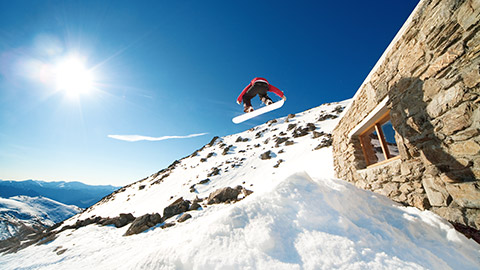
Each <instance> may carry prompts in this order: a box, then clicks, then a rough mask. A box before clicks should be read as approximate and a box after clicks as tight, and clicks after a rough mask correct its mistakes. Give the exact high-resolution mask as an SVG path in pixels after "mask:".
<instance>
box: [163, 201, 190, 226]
mask: <svg viewBox="0 0 480 270" xmlns="http://www.w3.org/2000/svg"><path fill="white" fill-rule="evenodd" d="M189 207H190V202H189V201H186V200H184V199H183V197H182V198H178V199H177V200H176V201H174V202H173V203H171V204H170V205H169V206H167V207H165V209H163V219H164V220H167V219H169V218H170V217H173V216H175V215H178V214H181V213H183V212H185V211H187V210H188V209H189Z"/></svg>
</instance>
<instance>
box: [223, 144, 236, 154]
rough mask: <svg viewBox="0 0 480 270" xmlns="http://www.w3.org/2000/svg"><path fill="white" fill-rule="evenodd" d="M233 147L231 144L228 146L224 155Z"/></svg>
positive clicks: (224, 150)
mask: <svg viewBox="0 0 480 270" xmlns="http://www.w3.org/2000/svg"><path fill="white" fill-rule="evenodd" d="M232 147H233V145H229V146H227V147H226V148H225V149H223V153H222V155H226V154H228V151H230V148H232Z"/></svg>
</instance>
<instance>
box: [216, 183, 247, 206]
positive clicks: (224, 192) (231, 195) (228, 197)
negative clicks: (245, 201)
mask: <svg viewBox="0 0 480 270" xmlns="http://www.w3.org/2000/svg"><path fill="white" fill-rule="evenodd" d="M252 193H253V191H251V190H247V189H245V188H244V187H242V186H236V187H235V188H231V187H224V188H221V189H217V190H216V191H214V192H212V193H210V195H209V196H208V198H207V204H217V203H230V202H236V201H238V200H239V198H238V195H240V194H243V195H244V197H246V196H248V195H250V194H252Z"/></svg>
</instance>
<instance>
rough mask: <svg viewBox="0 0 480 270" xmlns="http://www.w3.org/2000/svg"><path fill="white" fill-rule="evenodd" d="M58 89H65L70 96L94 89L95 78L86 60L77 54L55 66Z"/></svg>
mask: <svg viewBox="0 0 480 270" xmlns="http://www.w3.org/2000/svg"><path fill="white" fill-rule="evenodd" d="M54 74H55V83H56V87H57V90H61V91H65V92H66V94H67V95H69V96H78V95H80V94H85V93H88V92H90V91H91V90H92V89H93V82H94V78H93V75H92V72H91V70H89V69H88V68H87V67H86V66H85V63H84V61H82V59H81V58H80V57H77V56H69V57H66V58H64V59H63V60H61V61H60V62H59V63H57V65H56V66H55V72H54Z"/></svg>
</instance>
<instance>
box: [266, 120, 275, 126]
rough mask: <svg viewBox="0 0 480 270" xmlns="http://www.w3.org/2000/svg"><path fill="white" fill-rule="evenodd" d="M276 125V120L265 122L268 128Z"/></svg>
mask: <svg viewBox="0 0 480 270" xmlns="http://www.w3.org/2000/svg"><path fill="white" fill-rule="evenodd" d="M275 123H277V119H273V120H270V121H268V122H267V124H268V126H271V125H273V124H275Z"/></svg>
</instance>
